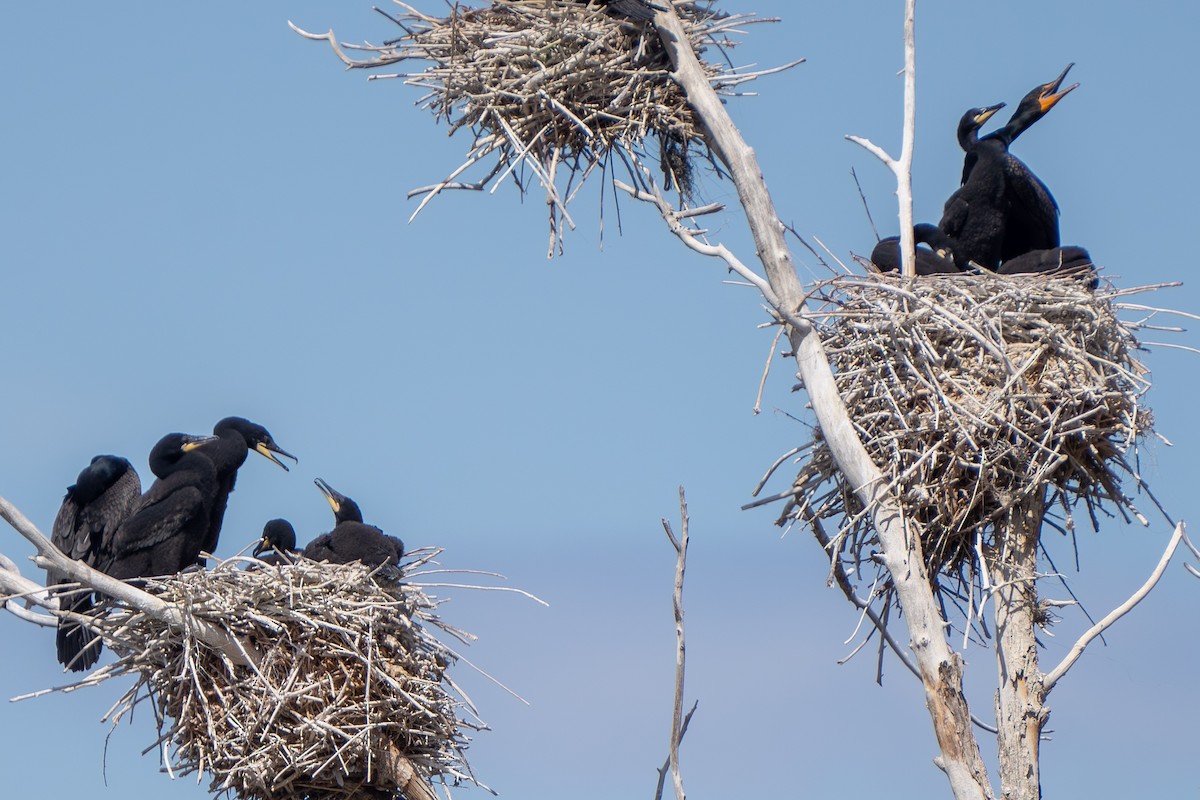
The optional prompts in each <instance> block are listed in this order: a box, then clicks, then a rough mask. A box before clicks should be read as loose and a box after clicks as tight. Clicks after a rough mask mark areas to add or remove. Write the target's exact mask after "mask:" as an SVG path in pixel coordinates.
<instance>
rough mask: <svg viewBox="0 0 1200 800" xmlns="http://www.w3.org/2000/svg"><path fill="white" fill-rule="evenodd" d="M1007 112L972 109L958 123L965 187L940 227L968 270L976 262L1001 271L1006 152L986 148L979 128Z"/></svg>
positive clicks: (949, 206)
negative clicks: (1004, 157)
mask: <svg viewBox="0 0 1200 800" xmlns="http://www.w3.org/2000/svg"><path fill="white" fill-rule="evenodd" d="M1001 108H1004V103H997V104H996V105H994V106H983V107H982V108H971V109H968V110H967V112H966V113H965V114H963V115H962V118H961V119H960V120H959V121H958V143H959V145H960V146H961V147H962V149H963V150H964V151H966V157H965V159H964V160H963V183H962V186H960V187H959V188H958V189H957V190H956V191H955V192H954V194H952V195H950V198H949V199H948V200H946V204H945V207H944V208H943V210H942V221H941V222H940V223H938V226H937V227H938V228H939V229H940V230H941V231H942V232H943V233H945V234H946V236H948V237H949V238H950V240H951V241H952V242H953V243H954V246H953V252H954V263H955V264H957V265H958V268H959V269H960V270H968V269H970V268H971V263H972V262H974V263H975V264H978V265H979V266H982V267H985V268H987V269H990V270H995V269H996V268H997V267H999V266H1000V246H1001V244H1002V243H1003V241H1004V222H1005V211H1006V208H1005V203H1004V170H1003V167H1002V165H1001V163H1000V162H1001V156H1002V153H1001V152H1000V151H999V150H998V149H997V148H996V147H995V146H994V145H987V146H984V145H982V142H981V140H980V139H979V129H980V128H981V127H982V126H983V124H984V123H985V122H987V121H988V120H989V119H991V118H992V115H994V114H995V113H996V112H997V111H999V110H1000V109H1001Z"/></svg>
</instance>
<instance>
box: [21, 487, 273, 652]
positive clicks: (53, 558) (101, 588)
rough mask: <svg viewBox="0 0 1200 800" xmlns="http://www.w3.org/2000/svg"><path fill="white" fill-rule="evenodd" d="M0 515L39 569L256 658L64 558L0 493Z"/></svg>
mask: <svg viewBox="0 0 1200 800" xmlns="http://www.w3.org/2000/svg"><path fill="white" fill-rule="evenodd" d="M0 517H4V519H5V520H6V521H7V522H8V524H9V525H11V526H13V528H15V529H16V531H17V533H19V534H21V535H22V536H24V537H25V538H26V539H27V540H29V542H30V543H31V544H32V545H33V546H34V547H36V548H37V551H38V555H37V556H36V557H34V563H35V564H37V565H38V566H39V567H41V568H42V569H47V568H53V569H54V570H56V571H57V572H59V573H61V574H63V575H65V576H67V577H68V578H71V579H72V580H75V581H78V582H79V583H81V584H83V585H85V586H89V587H91V588H92V589H95V590H96V591H98V592H103V593H104V594H106V595H108V596H110V597H115V598H116V599H118V600H120V601H122V602H124V603H126V604H127V605H129V606H130V607H131V608H134V609H136V610H138V611H141V612H143V613H145V614H147V615H148V616H150V617H153V618H154V619H156V620H159V621H160V622H163V623H165V624H167V625H169V626H170V627H172V628H175V629H178V630H183V631H189V632H193V633H194V635H195V636H196V638H197V639H199V640H200V641H202V642H204V643H205V644H206V645H208V646H209V647H212V648H213V649H215V650H217V651H219V652H220V653H222V654H223V655H224V656H225V657H226V658H228V659H229V660H230V661H232V662H233V663H235V664H241V665H248V664H249V663H251V661H256V660H257V659H258V658H259V654H258V651H257V650H256V649H255V648H254V647H253V646H252V645H251V644H250V643H249V642H245V643H240V642H238V641H237V640H236V638H235V637H233V636H232V635H230V634H229V633H228V632H226V631H224V630H222V629H221V628H219V627H217V626H216V625H212V624H210V623H207V622H202V621H201V620H198V619H195V618H193V617H192V616H191V615H190V614H189V613H188V612H187V611H185V610H184V609H182V608H180V607H179V606H177V605H174V604H172V603H167V602H165V601H163V600H160V599H159V598H157V597H155V596H153V595H151V594H147V593H146V592H143V591H142V590H141V589H137V588H134V587H133V586H130V585H129V584H128V583H125V582H124V581H120V580H117V579H116V578H113V577H110V576H108V575H105V574H104V573H103V572H100V571H99V570H95V569H92V568H91V567H89V566H88V565H87V564H84V563H82V562H80V561H76V560H75V559H73V558H68V557H67V556H66V555H64V554H63V553H62V551H60V550H59V549H58V548H57V547H55V546H54V545H53V544H51V543H50V540H49V539H47V538H46V537H45V536H44V535H43V534H42V532H41V531H39V530H38V529H37V526H35V525H34V524H33V523H32V522H30V521H29V519H28V518H27V517H26V516H25V515H24V514H22V513H21V512H20V511H19V510H18V509H17V507H16V506H14V505H13V504H12V503H10V502H8V500H6V499H4V498H3V497H0ZM247 657H249V660H247Z"/></svg>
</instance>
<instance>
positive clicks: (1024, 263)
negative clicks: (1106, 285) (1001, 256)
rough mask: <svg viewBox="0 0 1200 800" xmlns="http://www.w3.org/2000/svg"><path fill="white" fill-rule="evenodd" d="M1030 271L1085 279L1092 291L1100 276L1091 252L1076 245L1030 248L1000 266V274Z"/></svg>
mask: <svg viewBox="0 0 1200 800" xmlns="http://www.w3.org/2000/svg"><path fill="white" fill-rule="evenodd" d="M1031 272H1038V273H1043V274H1061V275H1063V276H1065V277H1073V278H1078V279H1079V280H1086V281H1087V287H1088V288H1089V289H1092V290H1093V291H1095V289H1096V288H1097V287H1098V286H1099V285H1100V277H1099V276H1098V275H1097V274H1096V265H1095V264H1094V263H1093V262H1092V256H1091V254H1089V253H1088V251H1087V250H1085V249H1083V248H1082V247H1079V246H1077V245H1064V246H1063V247H1050V248H1046V249H1044V250H1031V251H1029V252H1028V253H1022V254H1021V255H1019V256H1017V257H1016V258H1010V259H1009V260H1008V261H1005V262H1004V263H1003V264H1002V265H1001V266H1000V274H1001V275H1019V274H1022V273H1031Z"/></svg>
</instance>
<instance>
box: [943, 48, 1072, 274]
mask: <svg viewBox="0 0 1200 800" xmlns="http://www.w3.org/2000/svg"><path fill="white" fill-rule="evenodd" d="M1072 66H1073V65H1071V64H1068V65H1067V68H1066V69H1064V70H1063V71H1062V72H1061V73H1060V74H1059V75H1058V77H1056V78H1055V79H1054V80H1052V81H1050V82H1049V83H1044V84H1039V85H1038V86H1035V87H1034V88H1033V89H1032V90H1031V91H1030V92H1029V93H1028V94H1026V95H1025V97H1023V98H1021V102H1020V103H1018V104H1017V108H1016V109H1015V110H1014V111H1013V115H1012V117H1011V118H1010V119H1009V120H1008V122H1006V123H1005V124H1004V125H1003V126H1002V127H1000V128H998V129H997V130H995V131H993V132H992V133H990V134H988V135H986V136H983V137H981V138H975V139H974V140H972V139H971V137H970V136H964V128H969V127H970V121H969V118H970V117H971V115H972V112H974V111H978V109H972V110H971V111H968V112H967V114H966V115H964V117H963V119H962V120H961V121H960V123H959V142H960V144H962V146H963V149H964V150H966V157H965V158H964V161H963V184H962V186H961V187H960V188H959V189H958V190H957V191H956V192H954V194H952V195H951V196H950V198H949V199H948V200H947V201H946V206H945V209H944V211H943V215H942V221H941V222H940V223H939V227H940V228H941V229H942V230H943V231H944V232H945V233H946V234H947V235H948V236H949V237H950V238H951V239H952V240H953V241H954V243H955V246H954V253H955V260H956V263H957V264H958V266H959V268H961V269H965V268H966V265H967V263H969V262H974V263H975V264H978V265H979V266H981V267H984V268H986V269H990V270H992V271H996V270H998V269H999V267H1000V264H1001V263H1002V262H1003V261H1006V260H1008V259H1010V258H1015V257H1017V256H1019V255H1022V254H1023V253H1027V252H1030V251H1031V250H1042V249H1047V248H1052V247H1057V246H1058V245H1059V234H1058V204H1057V203H1055V201H1054V197H1053V196H1052V195H1051V194H1050V190H1049V189H1047V188H1046V185H1045V184H1044V183H1043V182H1042V181H1041V180H1040V179H1039V178H1038V177H1037V176H1036V175H1035V174H1034V173H1033V171H1032V170H1030V169H1029V167H1027V166H1026V165H1025V164H1024V163H1023V162H1022V161H1021V160H1020V159H1018V158H1017V157H1016V156H1014V155H1013V154H1012V153H1010V152H1009V147H1010V146H1011V145H1012V143H1013V141H1015V140H1016V138H1017V137H1018V136H1020V135H1021V134H1022V133H1023V132H1024V131H1026V130H1028V129H1029V127H1030V126H1031V125H1033V123H1035V122H1037V121H1038V120H1039V119H1041V118H1042V117H1044V116H1045V115H1046V114H1047V113H1048V112H1049V111H1050V109H1052V108H1053V107H1054V106H1055V105H1057V104H1058V102H1059V101H1060V100H1062V98H1064V97H1066V96H1067V94H1069V93H1070V92H1072V91H1073V90H1075V89H1076V88H1077V87H1078V86H1079V84H1074V85H1072V86H1069V87H1067V88H1066V89H1063V90H1061V91H1060V90H1059V87H1060V86H1061V85H1062V82H1063V80H1064V79H1065V78H1066V76H1067V72H1068V71H1070V69H1071V67H1072ZM980 124H982V123H980ZM978 129H979V126H978V125H976V126H975V127H974V132H975V133H977V132H978Z"/></svg>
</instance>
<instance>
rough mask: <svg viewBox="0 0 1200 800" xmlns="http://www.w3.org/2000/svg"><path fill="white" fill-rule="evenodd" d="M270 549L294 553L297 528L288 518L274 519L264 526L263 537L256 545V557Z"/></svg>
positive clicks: (277, 551)
mask: <svg viewBox="0 0 1200 800" xmlns="http://www.w3.org/2000/svg"><path fill="white" fill-rule="evenodd" d="M268 550H274V551H275V552H276V553H292V552H295V550H296V529H295V528H293V527H292V523H290V522H288V521H287V520H286V519H273V520H271V521H270V522H268V523H267V524H266V525H264V526H263V532H262V538H261V539H259V540H258V544H256V545H254V557H255V558H258V557H259V556H260V555H262V554H263V553H265V552H267V551H268Z"/></svg>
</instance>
